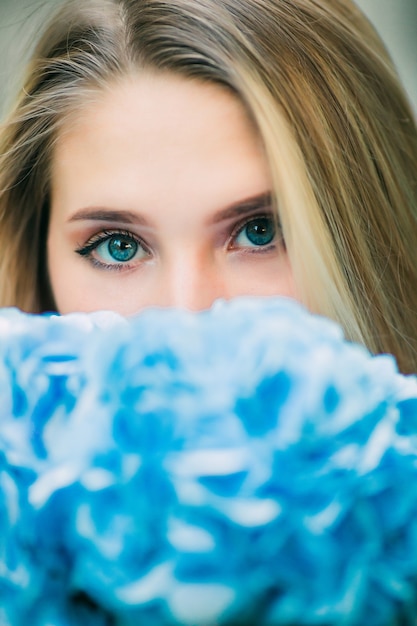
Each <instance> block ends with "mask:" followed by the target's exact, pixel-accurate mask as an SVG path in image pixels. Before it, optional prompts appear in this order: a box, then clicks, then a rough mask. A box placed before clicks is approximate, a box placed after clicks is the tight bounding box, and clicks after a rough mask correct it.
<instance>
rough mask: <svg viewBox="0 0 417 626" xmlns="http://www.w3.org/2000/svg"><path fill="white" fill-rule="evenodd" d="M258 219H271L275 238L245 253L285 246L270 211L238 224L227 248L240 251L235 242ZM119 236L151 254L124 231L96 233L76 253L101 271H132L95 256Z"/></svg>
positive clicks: (112, 230)
mask: <svg viewBox="0 0 417 626" xmlns="http://www.w3.org/2000/svg"><path fill="white" fill-rule="evenodd" d="M257 219H269V220H272V221H273V222H274V227H275V235H274V238H273V240H272V242H271V243H270V244H267V245H265V246H259V247H257V246H254V247H253V248H252V247H249V246H248V247H247V248H246V249H245V253H248V254H260V253H261V254H262V253H266V252H269V251H270V250H272V249H274V248H275V247H276V245H277V243H278V242H279V241H281V244H282V245H284V246H285V243H284V240H283V238H282V236H281V228H280V224H279V222H278V220H277V219H275V216H274V214H273V213H272V211H269V212H264V213H257V214H252V215H250V216H249V217H248V216H246V217H245V218H244V219H242V221H240V222H239V223H238V224H236V225H235V226H234V228H233V230H232V232H231V235H230V237H229V238H228V243H227V247H228V249H229V250H238V249H239V247H238V246H237V247H236V248H234V242H235V241H236V239H237V238H238V237H239V236H240V235H241V234H242V233H243V231H244V229H245V228H246V227H247V226H248V225H249V224H250V223H251V222H253V221H256V220H257ZM117 236H122V237H126V238H127V239H131V240H132V241H134V242H135V243H136V244H137V245H138V246H140V247H141V248H142V249H143V250H144V251H145V252H148V253H150V250H149V247H148V246H147V245H146V243H145V242H144V241H143V239H141V238H140V237H138V236H137V235H134V234H133V233H132V232H131V231H128V230H123V229H104V230H102V231H100V232H99V233H96V234H95V235H93V236H92V237H90V239H89V240H88V241H87V242H86V243H85V244H84V245H82V246H79V247H78V248H76V250H75V252H76V253H77V254H79V255H81V256H82V257H85V258H87V259H88V261H89V262H90V263H91V264H92V265H93V266H95V267H97V268H99V269H104V270H112V271H123V270H127V269H130V268H131V267H132V264H130V263H129V262H125V263H105V262H103V261H100V260H98V259H97V258H95V257H94V256H93V252H94V250H96V249H97V248H98V247H99V246H100V245H101V244H103V243H105V242H106V241H108V240H110V239H111V238H112V237H117Z"/></svg>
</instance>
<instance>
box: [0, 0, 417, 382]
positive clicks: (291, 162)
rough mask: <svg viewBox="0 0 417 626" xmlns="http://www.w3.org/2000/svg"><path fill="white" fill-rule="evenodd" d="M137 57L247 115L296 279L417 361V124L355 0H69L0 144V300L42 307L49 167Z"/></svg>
mask: <svg viewBox="0 0 417 626" xmlns="http://www.w3.org/2000/svg"><path fill="white" fill-rule="evenodd" d="M141 68H146V69H152V70H154V71H163V72H175V73H177V74H181V75H183V76H186V77H190V78H196V79H200V80H204V81H213V82H215V83H218V84H220V85H223V86H224V87H225V88H227V89H229V90H231V91H232V92H233V93H234V94H236V96H237V97H238V98H239V99H240V100H241V101H242V102H243V104H244V105H245V107H246V109H247V111H248V115H249V116H250V117H251V119H252V120H253V121H254V122H255V124H256V126H257V128H258V130H259V133H260V135H261V137H262V139H263V142H264V145H265V149H266V153H267V155H268V159H269V164H270V169H271V176H272V180H273V182H274V189H275V192H274V193H275V198H276V202H277V207H278V211H279V215H280V219H281V222H282V224H283V229H284V236H285V239H286V244H287V249H288V254H289V255H290V260H291V264H292V268H293V271H294V275H295V279H296V284H297V289H298V292H299V293H300V296H301V298H302V300H303V301H304V302H305V304H306V305H307V306H308V307H309V308H310V309H311V310H313V311H316V312H319V313H322V314H324V315H327V316H329V317H331V318H333V319H335V320H336V321H338V322H340V323H341V324H342V325H343V327H344V329H345V332H346V334H347V336H348V338H350V339H353V340H356V341H360V342H363V343H364V344H366V345H367V346H368V348H369V349H370V350H371V351H373V352H375V353H377V352H390V353H393V354H394V355H395V356H396V358H397V360H398V363H399V365H400V367H401V368H402V370H403V371H415V370H417V321H416V319H417V289H416V286H417V254H416V253H415V249H416V247H417V215H416V214H417V131H416V127H415V123H414V120H413V115H412V112H411V110H410V107H409V105H408V103H407V99H406V97H405V95H404V93H403V91H402V88H401V86H400V85H399V82H398V78H397V76H396V73H395V71H394V69H393V67H392V64H391V62H390V60H389V57H388V55H387V53H386V51H385V49H384V47H383V45H382V43H381V41H380V40H379V38H378V36H377V35H376V33H375V31H374V30H373V28H372V27H371V26H370V24H369V23H368V21H367V20H366V19H365V17H364V16H363V15H362V14H361V13H360V12H359V10H358V9H357V7H356V6H355V5H354V4H353V3H352V2H350V1H349V0H170V1H169V2H167V1H166V0H70V1H69V2H67V3H66V4H65V5H64V7H63V8H62V9H61V10H60V11H59V12H58V13H57V15H55V16H54V18H53V19H52V20H51V22H50V25H49V27H48V28H47V30H46V32H45V33H44V35H43V37H42V39H41V41H40V42H39V45H38V47H37V49H36V51H35V53H34V56H33V59H32V62H31V63H30V66H29V68H28V73H27V80H26V82H25V86H24V88H23V90H22V93H21V96H20V98H19V100H18V102H17V104H16V106H15V108H14V110H13V112H12V114H11V116H10V118H9V119H8V121H7V123H6V124H5V125H4V129H3V132H2V137H1V145H0V246H1V250H2V256H1V259H0V289H1V291H0V304H1V305H2V306H18V307H20V308H22V309H24V310H27V311H32V312H39V311H43V310H46V309H48V308H52V307H53V306H54V304H53V297H52V294H51V293H50V289H49V285H48V273H47V259H46V233H47V228H48V211H49V168H50V161H51V155H52V153H53V145H54V141H55V140H56V138H57V137H58V136H59V132H60V128H61V127H62V124H63V123H64V121H65V119H67V118H68V116H69V115H70V114H72V113H73V112H74V111H76V110H77V109H78V108H82V106H83V103H84V102H85V101H86V98H88V97H89V94H92V93H94V92H95V90H100V89H102V88H104V87H105V86H106V85H109V84H111V82H114V79H115V78H118V77H123V76H125V75H126V74H127V73H130V72H132V70H133V71H138V69H141Z"/></svg>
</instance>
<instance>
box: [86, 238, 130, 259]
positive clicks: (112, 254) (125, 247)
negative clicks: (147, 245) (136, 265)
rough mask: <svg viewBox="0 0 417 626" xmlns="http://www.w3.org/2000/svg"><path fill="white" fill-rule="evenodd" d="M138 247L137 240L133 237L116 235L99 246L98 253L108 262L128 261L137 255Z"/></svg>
mask: <svg viewBox="0 0 417 626" xmlns="http://www.w3.org/2000/svg"><path fill="white" fill-rule="evenodd" d="M138 248H139V245H138V243H137V241H135V240H134V239H132V238H131V237H127V236H125V235H114V236H113V237H110V238H109V239H107V241H103V243H101V244H100V245H99V246H97V248H96V253H97V254H99V255H100V256H101V257H102V258H103V260H104V261H107V262H108V261H110V262H112V261H113V262H114V261H115V262H116V263H127V262H128V261H131V260H132V259H133V258H134V257H135V255H136V253H137V251H138Z"/></svg>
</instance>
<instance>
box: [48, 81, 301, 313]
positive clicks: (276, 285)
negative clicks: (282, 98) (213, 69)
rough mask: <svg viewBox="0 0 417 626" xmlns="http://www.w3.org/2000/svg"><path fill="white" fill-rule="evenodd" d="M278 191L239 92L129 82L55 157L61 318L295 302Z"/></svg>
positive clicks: (71, 127) (54, 261)
mask: <svg viewBox="0 0 417 626" xmlns="http://www.w3.org/2000/svg"><path fill="white" fill-rule="evenodd" d="M114 87H116V88H114ZM270 189H271V183H270V178H269V173H268V167H267V161H266V158H265V155H264V153H263V149H262V145H261V143H260V141H259V139H258V137H257V135H256V133H255V131H254V128H253V126H252V125H251V124H250V122H249V120H248V118H247V115H246V114H245V111H244V109H243V107H242V105H241V104H240V102H239V101H238V100H237V99H236V98H235V97H233V96H232V95H231V94H230V93H228V92H227V91H226V90H224V89H222V88H221V87H219V86H216V85H212V84H206V83H202V82H197V81H191V80H188V79H184V78H181V77H175V76H166V75H164V76H161V75H157V74H155V75H153V74H147V73H143V74H140V75H135V76H132V77H129V78H125V79H123V80H120V81H119V83H118V84H117V85H114V86H113V88H108V89H107V90H106V91H103V92H102V93H101V94H100V95H99V96H98V97H96V98H95V100H94V102H90V103H89V104H88V105H86V106H85V107H84V109H83V111H82V113H78V114H77V115H75V116H73V119H71V120H70V122H68V124H67V125H66V127H65V128H64V131H63V132H62V133H61V136H60V137H59V139H58V141H57V144H56V147H55V151H54V154H53V160H52V170H51V215H50V224H49V231H48V271H49V278H50V283H51V288H52V292H53V295H54V299H55V304H56V307H57V310H58V311H59V312H61V313H68V312H72V311H87V312H88V311H94V310H101V309H111V310H113V311H117V312H119V313H121V314H123V315H131V314H134V313H136V312H138V311H140V310H141V309H143V308H145V307H148V306H174V307H181V308H187V309H190V310H202V309H206V308H208V307H210V305H211V304H212V303H213V301H214V300H216V299H218V298H224V299H230V298H233V297H235V296H239V295H255V296H268V295H283V296H289V297H296V290H295V286H294V281H293V277H292V272H291V266H290V263H289V260H288V257H287V253H286V250H285V245H284V242H283V239H282V235H281V233H280V230H279V225H276V226H275V225H274V213H273V208H272V206H271V201H270Z"/></svg>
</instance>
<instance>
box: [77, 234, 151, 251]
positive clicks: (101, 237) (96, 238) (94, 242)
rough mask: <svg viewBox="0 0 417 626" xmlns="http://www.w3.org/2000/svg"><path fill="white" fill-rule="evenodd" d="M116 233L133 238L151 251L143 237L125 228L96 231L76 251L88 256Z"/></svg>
mask: <svg viewBox="0 0 417 626" xmlns="http://www.w3.org/2000/svg"><path fill="white" fill-rule="evenodd" d="M115 235H123V236H124V237H128V238H130V239H133V241H135V242H136V243H137V244H139V245H140V246H141V247H142V248H143V249H144V250H146V251H147V252H149V247H148V246H147V244H146V243H145V242H144V241H143V239H141V238H140V237H138V236H137V235H135V234H134V233H132V232H131V231H129V230H125V229H123V228H105V229H103V230H100V231H99V232H98V233H95V234H94V235H92V236H91V237H89V239H87V241H86V242H85V243H84V244H83V245H77V248H76V249H75V252H77V254H80V255H81V256H84V257H88V256H89V255H90V254H91V253H92V252H94V250H95V249H96V248H98V246H99V245H101V244H102V243H103V242H104V241H106V240H107V239H110V238H111V237H114V236H115Z"/></svg>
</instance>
